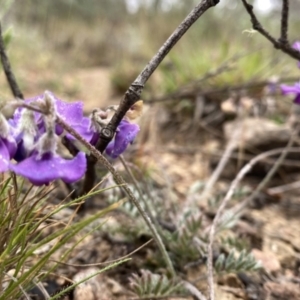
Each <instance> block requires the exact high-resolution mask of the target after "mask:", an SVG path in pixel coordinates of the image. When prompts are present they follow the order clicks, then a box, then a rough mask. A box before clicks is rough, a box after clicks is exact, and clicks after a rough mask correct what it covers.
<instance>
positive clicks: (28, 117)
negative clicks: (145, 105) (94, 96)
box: [0, 91, 139, 185]
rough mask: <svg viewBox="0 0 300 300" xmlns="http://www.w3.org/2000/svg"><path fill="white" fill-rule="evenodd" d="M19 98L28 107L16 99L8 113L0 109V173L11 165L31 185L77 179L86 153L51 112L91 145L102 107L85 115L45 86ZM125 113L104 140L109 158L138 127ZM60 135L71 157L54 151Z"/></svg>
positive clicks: (78, 105) (101, 119) (100, 121)
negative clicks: (73, 151) (109, 138)
mask: <svg viewBox="0 0 300 300" xmlns="http://www.w3.org/2000/svg"><path fill="white" fill-rule="evenodd" d="M25 103H26V104H27V105H28V107H27V108H25V107H24V105H22V103H21V102H19V104H18V105H16V106H17V108H16V110H15V111H14V114H13V117H12V118H10V119H8V120H7V119H6V118H5V117H4V115H3V114H2V112H1V111H0V173H3V172H6V171H13V172H15V173H16V174H17V175H21V176H23V177H25V178H27V179H28V180H29V181H30V182H31V183H32V184H34V185H43V184H49V183H50V182H51V181H53V180H56V179H61V180H63V181H64V182H66V183H73V182H76V181H78V180H79V179H81V178H82V177H83V176H84V174H85V171H86V167H87V162H86V155H85V153H84V152H82V151H81V148H82V147H81V146H80V145H79V144H78V141H76V139H75V138H74V137H73V136H72V135H71V134H69V133H67V132H65V131H64V129H63V128H62V127H61V126H60V125H58V124H56V116H59V117H60V118H62V119H63V120H64V121H65V122H67V123H68V124H69V125H70V126H71V127H72V128H73V129H74V130H76V131H77V132H78V133H79V134H80V135H81V136H82V137H83V138H84V139H85V140H87V141H88V142H90V143H91V144H93V145H95V144H96V143H97V141H98V139H99V133H100V130H101V126H103V125H104V124H105V122H106V121H105V119H106V118H107V116H108V114H107V112H106V111H101V110H95V111H94V113H93V115H92V117H90V118H89V117H85V116H84V115H83V103H82V102H80V101H78V102H72V103H67V102H64V101H62V100H60V99H58V98H57V97H55V96H54V95H53V94H52V93H51V92H47V91H46V92H45V93H44V94H43V95H41V96H38V97H34V98H30V99H27V100H25ZM30 106H31V107H35V108H37V110H35V111H34V110H33V109H31V108H30ZM133 110H134V108H133ZM38 111H42V112H43V113H41V112H38ZM131 113H132V112H131ZM131 119H132V118H130V111H129V113H128V116H125V117H124V119H123V120H122V121H121V123H120V125H119V126H118V128H117V132H116V134H115V137H114V139H113V140H112V141H111V142H110V143H109V144H108V146H107V149H106V153H107V155H108V156H110V157H111V158H117V157H118V156H119V155H120V154H122V153H123V152H124V151H125V150H126V148H127V146H128V145H129V144H130V143H132V142H133V141H134V139H135V137H136V135H137V133H138V132H139V126H138V125H137V124H134V123H131ZM62 138H64V139H66V140H68V141H69V142H70V143H72V144H73V145H74V147H75V148H77V151H78V152H77V154H76V155H75V156H74V157H72V158H71V159H67V158H64V157H63V156H61V155H60V153H59V151H58V145H59V144H61V142H62V141H61V140H62Z"/></svg>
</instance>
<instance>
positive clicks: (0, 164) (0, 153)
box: [0, 139, 10, 173]
mask: <svg viewBox="0 0 300 300" xmlns="http://www.w3.org/2000/svg"><path fill="white" fill-rule="evenodd" d="M9 161H10V157H9V153H8V150H7V148H6V146H5V143H4V142H3V140H1V139H0V173H2V172H5V171H7V170H8V166H9Z"/></svg>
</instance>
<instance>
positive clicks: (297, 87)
mask: <svg viewBox="0 0 300 300" xmlns="http://www.w3.org/2000/svg"><path fill="white" fill-rule="evenodd" d="M280 88H281V91H282V94H283V95H288V94H293V95H295V96H296V97H295V99H294V103H295V104H300V83H299V82H296V83H295V84H294V85H292V86H289V85H285V84H282V85H281V86H280Z"/></svg>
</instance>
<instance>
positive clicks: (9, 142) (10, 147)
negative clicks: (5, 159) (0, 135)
mask: <svg viewBox="0 0 300 300" xmlns="http://www.w3.org/2000/svg"><path fill="white" fill-rule="evenodd" d="M2 141H3V143H4V145H5V146H6V149H7V151H8V153H9V157H10V158H12V157H14V155H15V153H16V151H17V143H16V141H15V140H14V139H13V138H12V137H8V138H7V139H2Z"/></svg>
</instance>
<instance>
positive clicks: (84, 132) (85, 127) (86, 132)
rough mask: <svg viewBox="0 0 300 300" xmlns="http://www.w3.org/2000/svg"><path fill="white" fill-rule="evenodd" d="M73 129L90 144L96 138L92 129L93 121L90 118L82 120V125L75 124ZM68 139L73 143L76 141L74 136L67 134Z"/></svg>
mask: <svg viewBox="0 0 300 300" xmlns="http://www.w3.org/2000/svg"><path fill="white" fill-rule="evenodd" d="M72 128H73V129H74V130H75V131H77V133H79V134H80V135H81V136H82V137H83V138H84V139H85V140H87V141H88V142H89V141H91V139H92V138H93V137H94V131H92V129H91V120H90V119H89V118H86V117H84V118H82V120H81V123H77V124H73V125H72ZM66 137H67V138H68V139H69V140H71V141H74V140H75V138H74V137H73V135H71V134H69V133H67V134H66Z"/></svg>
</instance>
